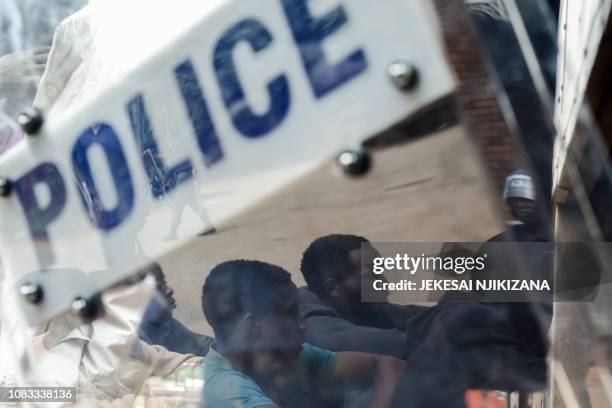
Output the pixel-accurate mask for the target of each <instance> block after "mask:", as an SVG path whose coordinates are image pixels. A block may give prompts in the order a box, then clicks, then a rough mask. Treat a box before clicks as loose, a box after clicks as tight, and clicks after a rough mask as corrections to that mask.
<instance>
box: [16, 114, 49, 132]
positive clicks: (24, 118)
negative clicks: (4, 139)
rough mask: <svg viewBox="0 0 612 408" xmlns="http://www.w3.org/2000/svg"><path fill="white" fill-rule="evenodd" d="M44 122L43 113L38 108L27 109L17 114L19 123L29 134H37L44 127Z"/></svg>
mask: <svg viewBox="0 0 612 408" xmlns="http://www.w3.org/2000/svg"><path fill="white" fill-rule="evenodd" d="M43 122H44V118H43V114H42V112H41V111H40V109H37V108H29V109H26V110H24V111H23V112H21V113H20V114H19V116H17V123H19V126H21V128H22V129H23V131H24V132H25V133H26V134H28V135H35V134H37V133H38V132H39V131H40V129H41V128H42V125H43Z"/></svg>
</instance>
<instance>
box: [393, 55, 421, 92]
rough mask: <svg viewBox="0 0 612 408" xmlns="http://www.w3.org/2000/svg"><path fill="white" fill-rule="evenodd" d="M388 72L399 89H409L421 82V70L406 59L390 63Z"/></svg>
mask: <svg viewBox="0 0 612 408" xmlns="http://www.w3.org/2000/svg"><path fill="white" fill-rule="evenodd" d="M387 72H388V73H389V76H390V77H391V80H392V81H393V83H394V84H395V86H397V87H398V88H399V89H401V90H403V91H408V90H410V89H413V88H414V87H415V86H416V85H417V83H418V82H419V71H418V70H417V69H416V67H415V66H414V65H412V64H410V63H408V62H406V61H396V62H393V63H391V64H390V65H389V67H388V68H387Z"/></svg>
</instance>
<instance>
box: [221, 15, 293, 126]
mask: <svg viewBox="0 0 612 408" xmlns="http://www.w3.org/2000/svg"><path fill="white" fill-rule="evenodd" d="M241 41H246V42H248V43H249V44H250V45H251V48H252V49H253V51H255V52H260V51H261V50H263V49H265V48H266V47H268V46H269V45H270V43H272V35H271V34H270V32H269V31H268V30H267V29H266V27H264V26H263V25H262V24H261V23H260V22H259V21H257V20H255V19H252V18H251V19H246V20H242V21H240V22H239V23H237V24H236V25H234V26H232V27H230V28H229V29H228V30H227V31H225V33H224V34H223V35H222V36H221V38H220V39H219V41H218V42H217V45H216V46H215V52H214V61H213V62H214V66H215V73H216V74H217V80H218V82H219V86H220V87H221V94H222V96H223V102H225V106H226V108H227V110H228V112H229V114H230V115H231V117H232V121H233V122H234V126H235V127H236V129H238V131H240V133H242V134H243V135H245V136H246V137H250V138H255V137H260V136H264V135H266V134H268V133H270V132H271V131H272V130H273V129H274V128H275V127H277V126H278V125H279V124H280V123H281V122H282V121H283V119H285V117H286V116H287V112H288V111H289V99H290V97H289V83H288V81H287V77H286V76H285V75H279V76H277V77H276V78H274V79H272V80H271V81H270V82H269V83H268V86H267V88H268V93H269V95H270V108H269V109H268V112H266V113H264V114H263V115H256V114H255V113H253V110H252V109H251V108H250V107H249V105H248V103H247V102H246V100H245V95H244V90H243V89H242V86H241V84H240V80H239V79H238V75H237V73H236V67H235V66H234V60H233V56H232V53H233V50H234V48H235V47H236V44H238V43H239V42H241Z"/></svg>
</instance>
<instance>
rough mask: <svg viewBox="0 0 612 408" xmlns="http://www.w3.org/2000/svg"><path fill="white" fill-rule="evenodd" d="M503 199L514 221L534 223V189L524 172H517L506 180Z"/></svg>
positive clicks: (529, 178)
mask: <svg viewBox="0 0 612 408" xmlns="http://www.w3.org/2000/svg"><path fill="white" fill-rule="evenodd" d="M504 199H505V200H506V203H507V204H508V207H509V208H510V211H511V212H512V216H513V217H514V218H515V219H516V220H518V221H522V222H524V223H525V224H532V223H534V222H535V221H536V202H535V200H536V194H535V187H534V184H533V179H532V178H531V177H530V176H529V175H528V174H527V173H526V172H525V171H524V170H517V171H515V172H514V173H512V174H511V175H510V176H508V177H507V178H506V185H505V187H504Z"/></svg>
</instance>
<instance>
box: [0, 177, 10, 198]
mask: <svg viewBox="0 0 612 408" xmlns="http://www.w3.org/2000/svg"><path fill="white" fill-rule="evenodd" d="M11 187H12V186H11V181H10V180H9V179H7V178H4V177H0V196H2V197H7V196H8V195H9V194H11Z"/></svg>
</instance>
